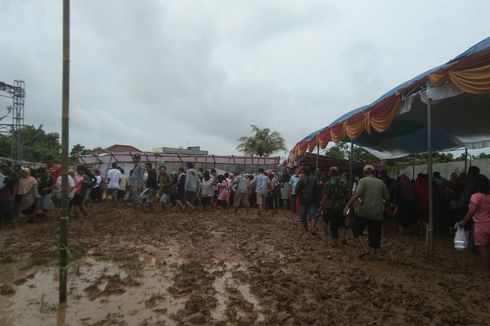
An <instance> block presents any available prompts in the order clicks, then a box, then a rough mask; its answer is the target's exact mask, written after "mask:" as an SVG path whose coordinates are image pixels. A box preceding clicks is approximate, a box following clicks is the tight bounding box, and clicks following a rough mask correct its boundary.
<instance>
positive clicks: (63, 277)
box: [59, 0, 70, 304]
mask: <svg viewBox="0 0 490 326" xmlns="http://www.w3.org/2000/svg"><path fill="white" fill-rule="evenodd" d="M62 74H63V80H62V99H61V104H62V108H61V110H62V117H61V214H60V215H61V216H60V248H59V251H60V266H59V269H60V279H59V301H60V304H65V303H66V297H67V278H68V218H69V215H70V212H69V210H68V143H69V142H68V136H69V127H70V122H69V116H70V100H69V98H70V0H63V72H62Z"/></svg>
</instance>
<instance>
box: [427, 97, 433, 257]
mask: <svg viewBox="0 0 490 326" xmlns="http://www.w3.org/2000/svg"><path fill="white" fill-rule="evenodd" d="M427 174H428V179H429V227H428V230H427V232H428V235H427V236H428V238H427V250H428V253H429V255H430V256H432V254H433V235H434V234H433V233H434V210H433V206H434V203H433V182H432V181H433V180H432V108H431V100H430V98H428V99H427Z"/></svg>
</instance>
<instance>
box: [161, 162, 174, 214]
mask: <svg viewBox="0 0 490 326" xmlns="http://www.w3.org/2000/svg"><path fill="white" fill-rule="evenodd" d="M173 186H174V180H173V178H172V176H171V175H170V174H168V173H167V167H166V166H165V165H162V166H160V168H159V174H158V193H159V195H160V207H161V211H162V212H163V211H165V210H167V208H168V205H169V204H170V196H171V195H172V187H173Z"/></svg>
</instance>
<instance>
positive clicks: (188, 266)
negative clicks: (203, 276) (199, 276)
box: [177, 260, 202, 272]
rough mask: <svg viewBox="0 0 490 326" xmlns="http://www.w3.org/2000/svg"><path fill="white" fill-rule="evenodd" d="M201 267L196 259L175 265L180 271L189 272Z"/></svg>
mask: <svg viewBox="0 0 490 326" xmlns="http://www.w3.org/2000/svg"><path fill="white" fill-rule="evenodd" d="M201 268H202V265H201V263H200V262H198V261H195V260H191V261H190V262H188V263H182V264H180V265H178V266H177V269H178V270H180V271H182V272H189V271H191V270H194V269H201Z"/></svg>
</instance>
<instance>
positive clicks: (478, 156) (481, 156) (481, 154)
mask: <svg viewBox="0 0 490 326" xmlns="http://www.w3.org/2000/svg"><path fill="white" fill-rule="evenodd" d="M475 158H476V159H479V160H480V159H485V158H490V153H480V154H478V155H477V156H475Z"/></svg>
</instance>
